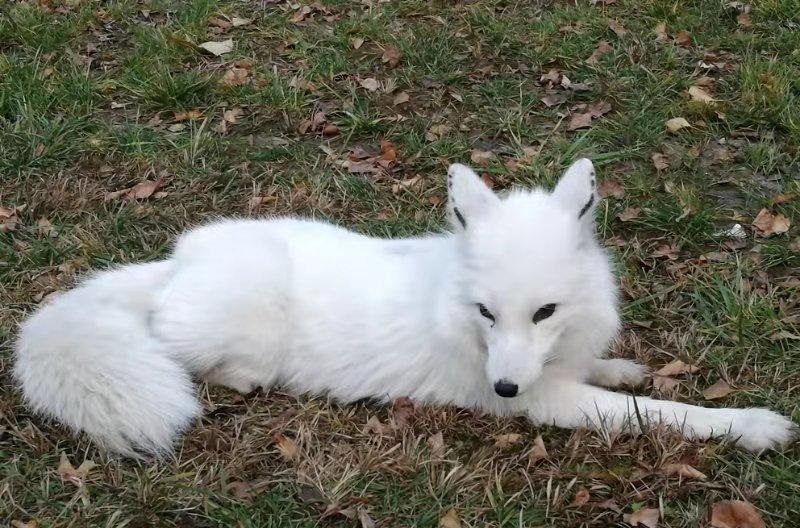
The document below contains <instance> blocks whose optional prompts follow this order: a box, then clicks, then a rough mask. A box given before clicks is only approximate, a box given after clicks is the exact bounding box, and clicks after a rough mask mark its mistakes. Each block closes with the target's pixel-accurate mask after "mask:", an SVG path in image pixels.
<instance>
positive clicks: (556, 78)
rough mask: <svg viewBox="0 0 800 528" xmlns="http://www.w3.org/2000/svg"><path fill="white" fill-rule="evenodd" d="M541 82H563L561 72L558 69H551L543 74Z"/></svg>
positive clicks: (556, 83)
mask: <svg viewBox="0 0 800 528" xmlns="http://www.w3.org/2000/svg"><path fill="white" fill-rule="evenodd" d="M539 83H540V84H550V85H558V84H560V83H561V72H559V71H558V70H550V71H548V72H547V73H544V74H542V76H541V77H540V78H539Z"/></svg>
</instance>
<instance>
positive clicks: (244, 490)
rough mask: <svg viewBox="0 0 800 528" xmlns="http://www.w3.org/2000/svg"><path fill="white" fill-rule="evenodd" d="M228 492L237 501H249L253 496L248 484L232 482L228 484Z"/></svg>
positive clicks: (250, 486)
mask: <svg viewBox="0 0 800 528" xmlns="http://www.w3.org/2000/svg"><path fill="white" fill-rule="evenodd" d="M228 491H229V492H231V494H232V495H233V496H234V497H236V498H237V499H242V500H246V501H249V500H251V499H252V498H253V496H254V495H255V490H254V488H253V485H252V484H250V483H249V482H240V481H234V482H231V483H230V484H228Z"/></svg>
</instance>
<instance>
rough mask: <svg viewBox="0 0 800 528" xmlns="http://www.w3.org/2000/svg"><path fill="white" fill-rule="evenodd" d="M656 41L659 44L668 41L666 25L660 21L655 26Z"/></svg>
mask: <svg viewBox="0 0 800 528" xmlns="http://www.w3.org/2000/svg"><path fill="white" fill-rule="evenodd" d="M655 31H656V42H658V43H659V44H666V43H667V42H669V35H667V25H666V24H665V23H664V22H661V23H660V24H658V25H657V26H656V30H655Z"/></svg>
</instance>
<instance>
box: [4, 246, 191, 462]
mask: <svg viewBox="0 0 800 528" xmlns="http://www.w3.org/2000/svg"><path fill="white" fill-rule="evenodd" d="M170 266H171V264H170V263H169V262H155V263H151V264H140V265H132V266H126V267H123V268H120V269H117V270H113V271H107V272H104V273H101V274H99V275H98V276H96V277H94V278H93V279H91V280H89V281H87V282H85V283H84V284H83V285H81V286H79V287H78V288H76V289H74V290H72V291H69V292H67V293H65V294H63V295H61V296H59V297H56V298H55V299H54V300H53V301H52V302H50V303H49V304H47V305H45V306H43V307H42V308H41V309H40V310H39V311H38V312H36V313H35V314H34V315H33V316H32V317H30V319H28V320H27V321H26V322H25V323H24V324H23V325H22V327H21V329H20V334H19V339H18V341H17V346H16V361H15V364H14V377H15V378H16V379H17V380H18V381H19V383H20V385H21V386H22V391H23V394H24V396H25V399H26V401H27V402H28V404H29V405H30V406H31V407H33V408H34V409H35V410H37V411H39V412H42V413H44V414H46V415H49V416H52V417H55V418H57V419H58V420H60V421H61V422H63V423H65V424H67V425H69V426H70V427H72V428H73V429H75V430H76V431H84V432H85V433H87V434H88V435H89V436H90V437H91V438H92V439H94V440H95V441H96V442H97V443H99V444H101V445H102V446H104V447H105V448H107V449H110V450H112V451H117V452H119V453H122V454H125V455H129V456H139V455H140V454H141V453H142V452H145V453H152V454H156V455H161V454H166V453H168V452H169V451H171V449H172V444H173V441H174V439H175V437H176V435H177V434H178V433H179V432H180V431H181V430H182V429H184V428H185V427H187V426H188V425H189V424H190V423H191V421H192V419H193V418H194V417H195V416H196V415H197V414H198V412H199V404H198V402H197V399H196V397H195V392H194V389H193V387H192V383H191V379H190V377H189V373H188V372H187V371H186V369H185V368H184V367H183V366H182V365H181V364H179V363H178V362H177V361H176V360H175V359H174V358H172V357H170V354H169V351H168V350H166V349H165V347H164V345H162V344H161V343H160V342H159V341H158V340H157V339H156V338H154V337H153V336H152V334H151V331H150V330H149V328H148V325H149V322H148V318H149V317H150V316H151V313H152V310H153V300H154V297H155V295H156V294H157V293H158V292H159V291H160V290H161V289H162V288H163V287H164V285H165V283H166V281H167V278H168V276H169V273H170Z"/></svg>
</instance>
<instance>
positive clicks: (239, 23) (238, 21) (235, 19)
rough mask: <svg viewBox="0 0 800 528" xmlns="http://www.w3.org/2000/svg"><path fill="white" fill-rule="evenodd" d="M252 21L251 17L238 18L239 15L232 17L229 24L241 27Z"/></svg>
mask: <svg viewBox="0 0 800 528" xmlns="http://www.w3.org/2000/svg"><path fill="white" fill-rule="evenodd" d="M252 22H253V19H252V18H239V17H232V18H231V24H232V25H233V27H242V26H247V25H249V24H250V23H252Z"/></svg>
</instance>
